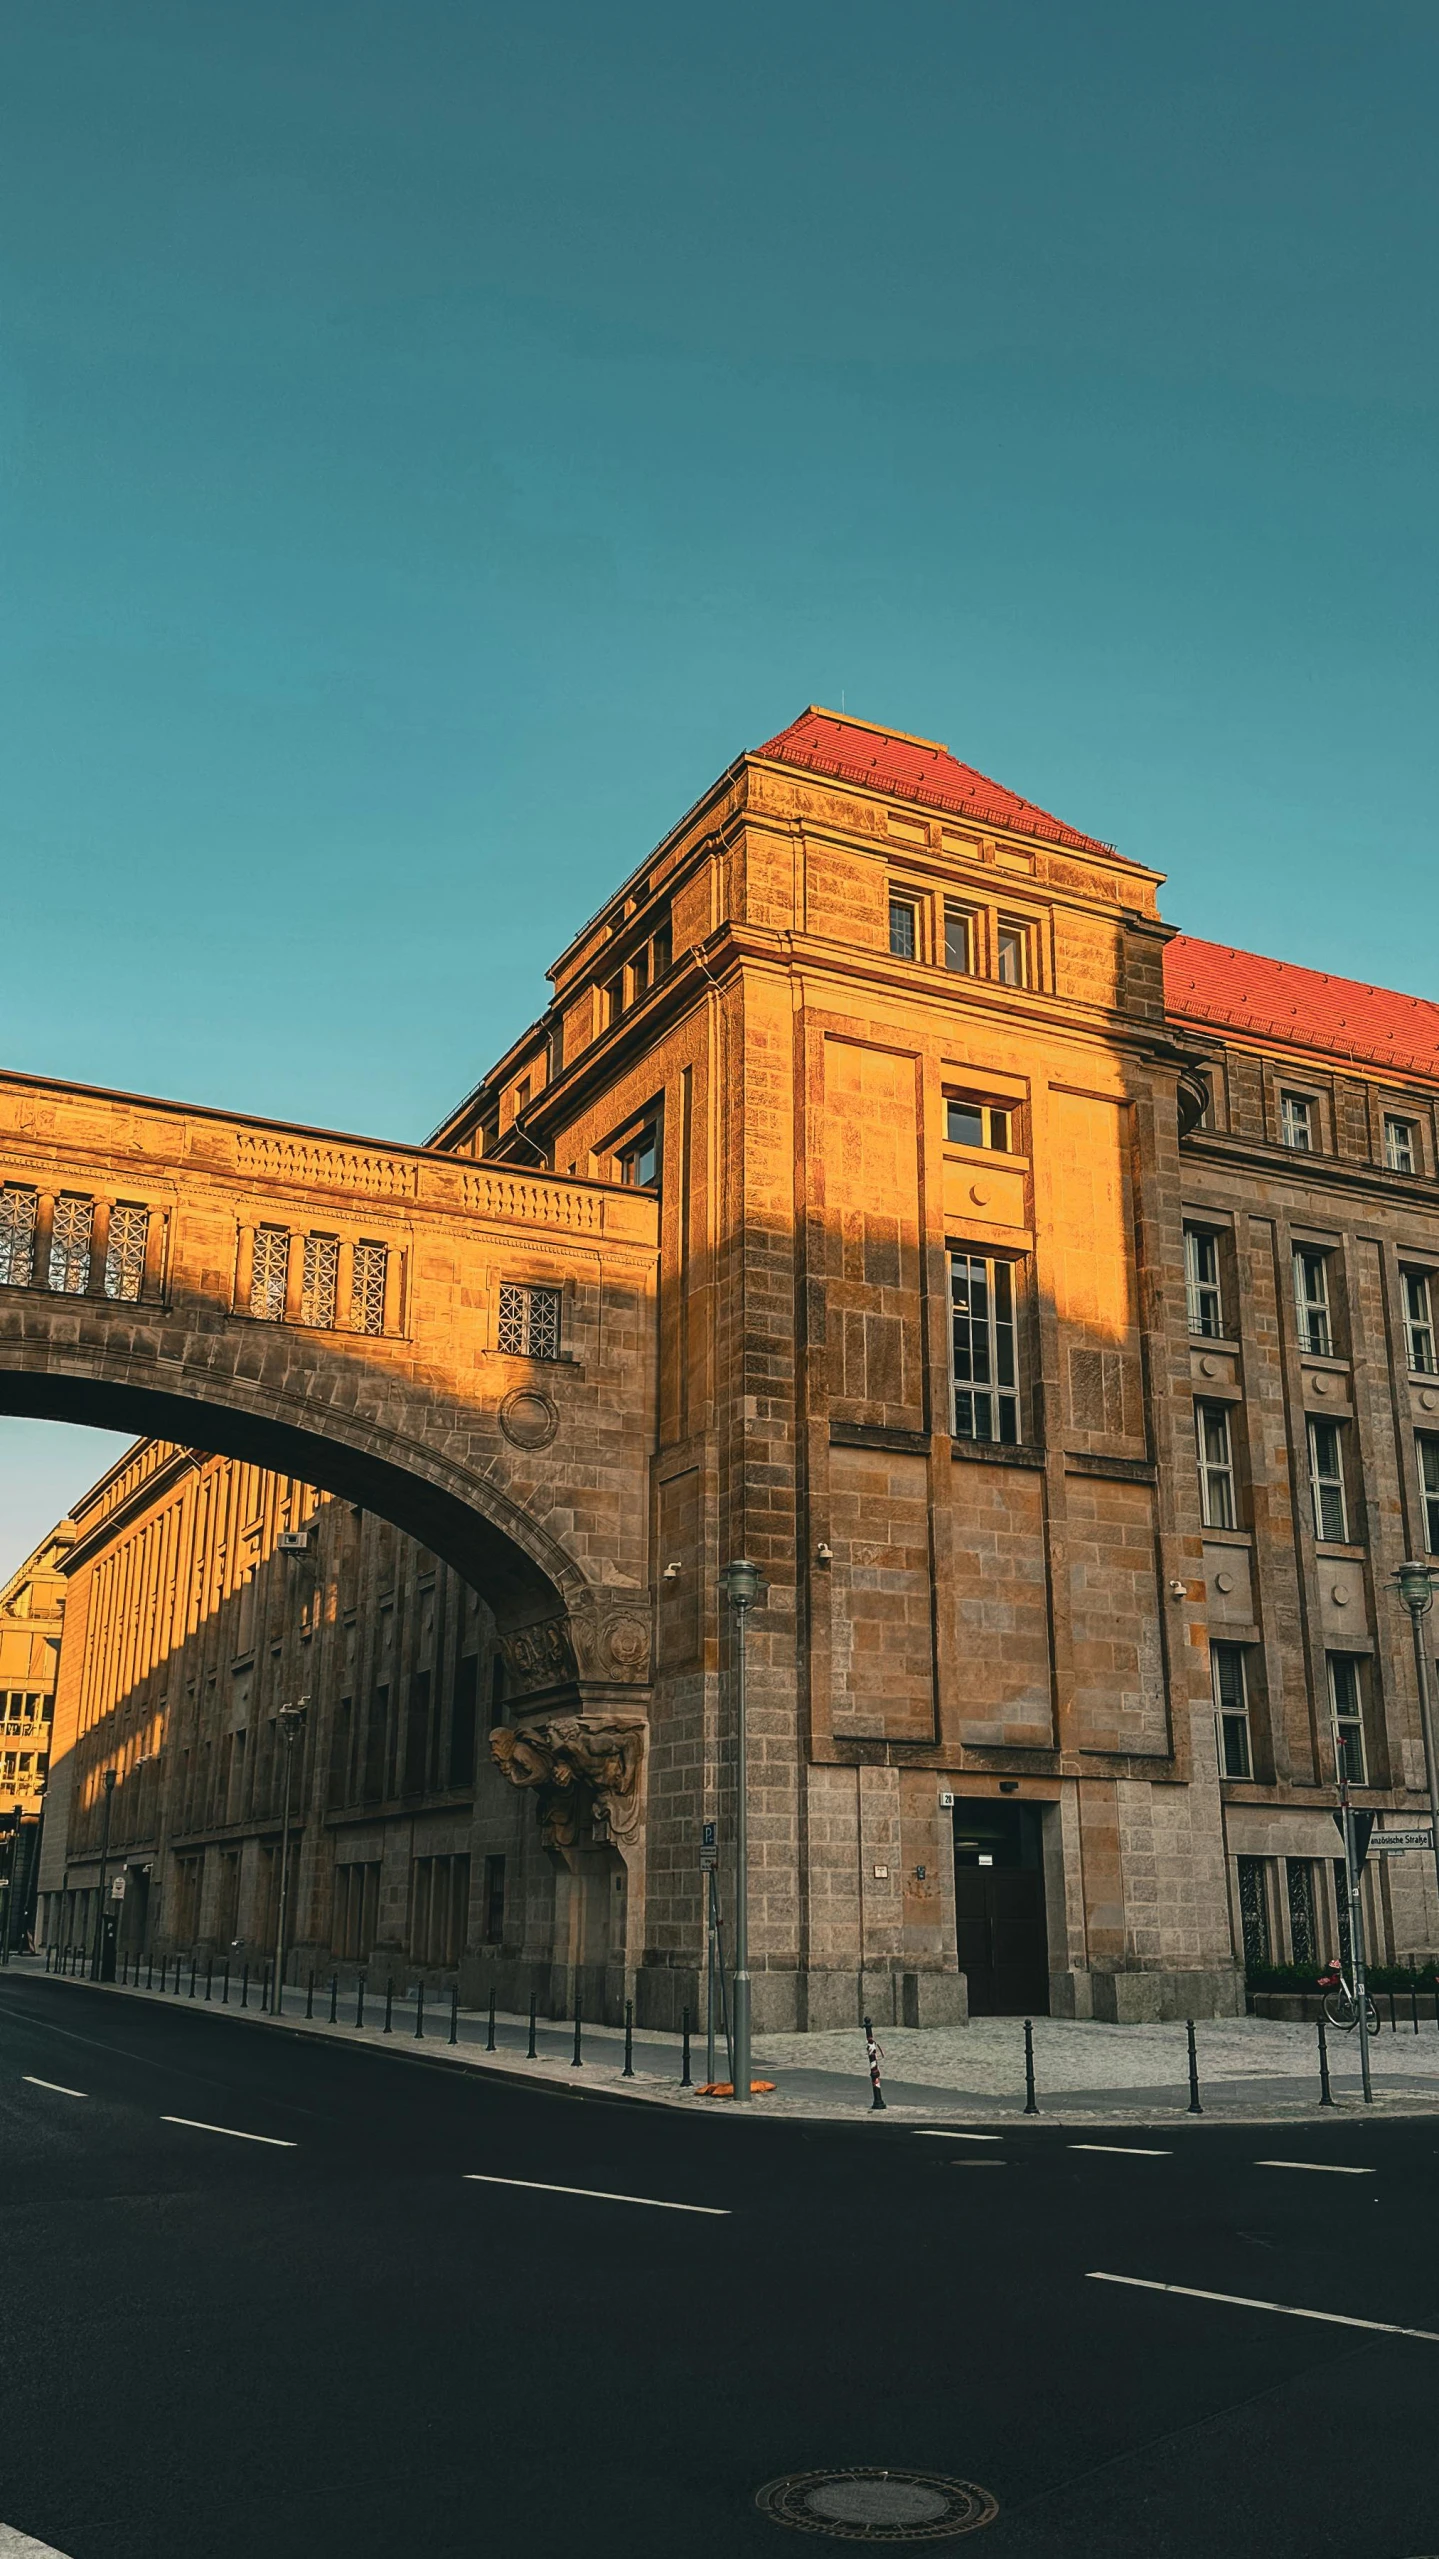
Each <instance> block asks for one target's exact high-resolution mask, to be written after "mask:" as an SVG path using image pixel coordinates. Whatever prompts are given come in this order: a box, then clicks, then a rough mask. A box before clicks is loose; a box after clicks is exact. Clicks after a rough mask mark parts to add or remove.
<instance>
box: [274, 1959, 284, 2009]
mask: <svg viewBox="0 0 1439 2559" xmlns="http://www.w3.org/2000/svg"><path fill="white" fill-rule="evenodd" d="M271 2005H272V2007H273V2008H274V2011H275V2014H276V2016H277V2017H283V2016H284V2014H285V1967H284V1965H283V1964H277V1965H276V1966H275V1994H274V1998H273V2000H272V2002H271Z"/></svg>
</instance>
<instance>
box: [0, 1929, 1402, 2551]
mask: <svg viewBox="0 0 1439 2559" xmlns="http://www.w3.org/2000/svg"><path fill="white" fill-rule="evenodd" d="M44 2082H50V2083H53V2084H52V2085H49V2086H46V2085H43V2084H41V2083H44ZM174 2118H181V2119H183V2120H179V2121H177V2120H173V2119H174ZM167 2119H168V2120H167ZM238 2134H248V2135H250V2136H252V2138H250V2139H239V2138H236V2137H235V2136H236V2135H238ZM1084 2141H1085V2133H1084V2128H1082V2127H1081V2128H1078V2129H1076V2128H1075V2127H1074V2126H1073V2125H1069V2126H1057V2125H1051V2126H1046V2125H1044V2124H1043V2123H1041V2124H1039V2125H1036V2126H1032V2127H1031V2126H1025V2127H1024V2128H1023V2129H1007V2130H1005V2131H1004V2132H1003V2133H1001V2134H999V2135H998V2136H994V2135H988V2136H986V2135H982V2134H981V2135H968V2136H965V2135H959V2136H956V2135H954V2134H953V2133H951V2134H948V2135H944V2134H935V2135H932V2136H931V2135H926V2134H924V2133H920V2132H917V2131H916V2130H914V2129H913V2128H912V2127H908V2126H904V2127H901V2126H898V2125H890V2124H887V2123H885V2122H884V2121H883V2119H878V2118H877V2119H875V2120H874V2121H872V2122H870V2121H864V2122H858V2123H855V2124H853V2125H851V2124H806V2123H793V2122H791V2123H768V2124H767V2123H765V2122H764V2121H763V2120H762V2119H761V2120H756V2121H735V2120H733V2119H732V2118H729V2117H718V2118H717V2117H716V2116H715V2115H713V2114H712V2113H709V2112H701V2111H700V2109H699V2106H698V2105H697V2107H696V2111H695V2114H694V2115H693V2116H689V2115H680V2114H677V2113H674V2112H671V2111H668V2110H665V2109H662V2108H657V2107H652V2106H640V2105H630V2104H627V2103H625V2102H624V2101H623V2100H618V2101H616V2100H606V2099H604V2098H599V2097H594V2096H590V2097H582V2096H578V2095H575V2096H572V2095H570V2094H569V2092H568V2091H556V2090H553V2089H550V2088H535V2087H532V2086H516V2085H512V2084H511V2085H507V2084H503V2083H498V2082H496V2081H494V2080H487V2079H480V2078H478V2077H477V2078H475V2079H471V2078H470V2077H469V2076H468V2075H465V2076H463V2077H462V2076H460V2075H458V2074H456V2073H455V2072H453V2071H450V2070H447V2069H445V2068H444V2067H443V2066H442V2065H441V2066H435V2065H433V2064H430V2063H427V2062H426V2061H425V2059H424V2058H423V2057H422V2056H420V2055H412V2054H403V2055H401V2054H395V2055H391V2054H389V2053H376V2052H374V2051H367V2050H363V2049H356V2048H347V2047H343V2046H334V2045H330V2044H328V2043H316V2042H314V2041H307V2040H306V2039H304V2038H303V2037H302V2036H299V2035H296V2036H294V2037H291V2036H288V2035H286V2034H284V2033H283V2032H282V2031H281V2030H279V2029H276V2028H270V2027H251V2026H249V2025H247V2024H245V2023H244V2022H241V2021H236V2020H233V2019H230V2018H226V2017H216V2016H214V2015H209V2016H207V2015H206V2014H205V2013H204V2011H203V2010H200V2011H198V2012H197V2011H195V2010H193V2009H190V2008H189V2007H188V2005H185V2006H182V2007H180V2008H178V2009H163V2008H161V2007H160V2006H159V2004H158V2003H156V2004H155V2005H154V2006H153V2007H152V2006H150V2005H148V2004H145V2003H135V2002H124V2001H121V2000H116V1999H112V1998H110V1997H109V1996H108V1995H107V1994H106V1993H105V1992H103V1991H100V1990H91V1989H88V1988H79V1989H77V1988H74V1987H72V1986H70V1985H68V1984H61V1983H58V1982H48V1981H46V1980H45V1979H43V1978H35V1977H31V1978H29V1979H19V1978H17V1977H16V1976H14V1975H13V1974H12V1975H10V1976H7V1977H5V1978H4V1979H3V1980H0V2145H3V2148H0V2157H3V2163H4V2173H3V2178H0V2301H3V2310H4V2372H5V2386H4V2412H5V2425H4V2442H5V2454H6V2457H5V2459H4V2462H3V2468H0V2480H3V2486H0V2553H3V2552H4V2551H5V2549H6V2539H5V2533H4V2530H3V2527H5V2526H9V2527H10V2528H11V2529H12V2530H13V2531H18V2532H21V2533H25V2534H29V2535H32V2536H34V2538H35V2539H36V2540H38V2541H39V2542H41V2543H43V2544H45V2545H46V2546H47V2547H48V2548H50V2549H52V2550H55V2551H58V2552H62V2553H64V2554H66V2559H257V2554H261V2555H262V2559H330V2554H332V2553H333V2554H336V2559H339V2554H344V2559H397V2555H398V2554H405V2559H409V2554H411V2553H414V2554H417V2559H419V2554H423V2559H460V2555H461V2554H465V2559H470V2555H471V2554H483V2559H489V2554H491V2553H493V2554H496V2559H498V2554H501V2553H503V2554H505V2559H572V2555H573V2559H578V2554H581V2553H583V2554H586V2559H592V2554H601V2559H608V2554H610V2553H614V2554H620V2553H624V2554H625V2559H745V2554H749V2553H755V2554H760V2553H764V2552H768V2553H770V2555H771V2559H782V2554H783V2552H784V2550H785V2548H786V2547H789V2548H795V2549H798V2547H799V2546H800V2545H799V2543H798V2542H796V2541H795V2540H794V2539H793V2537H792V2536H791V2535H790V2534H789V2533H787V2532H786V2531H785V2529H784V2528H783V2527H782V2526H780V2525H777V2524H775V2523H772V2522H770V2521H769V2520H768V2519H767V2518H766V2517H765V2516H763V2515H761V2514H760V2513H758V2512H757V2511H756V2509H755V2506H754V2502H753V2500H754V2494H755V2491H756V2489H757V2488H758V2487H759V2486H760V2485H761V2484H762V2483H763V2482H765V2481H767V2480H770V2479H773V2478H774V2477H776V2476H777V2475H778V2474H781V2473H785V2472H795V2471H810V2470H816V2469H820V2468H823V2467H825V2466H827V2465H831V2464H832V2465H834V2466H835V2467H844V2466H847V2465H850V2464H855V2463H873V2464H894V2465H912V2466H913V2467H915V2468H917V2469H921V2470H927V2471H939V2472H943V2473H946V2474H948V2475H950V2476H954V2477H958V2478H961V2479H968V2480H973V2481H976V2482H978V2483H979V2484H980V2485H982V2486H983V2487H984V2488H986V2489H988V2490H989V2491H990V2492H991V2494H992V2495H993V2496H994V2497H996V2498H997V2499H998V2501H999V2508H1000V2511H999V2515H998V2519H997V2520H996V2521H995V2522H994V2523H992V2524H991V2525H989V2526H988V2527H987V2528H986V2529H985V2530H984V2531H982V2532H981V2533H979V2534H976V2535H975V2536H974V2539H973V2541H972V2542H966V2543H964V2544H960V2543H955V2544H953V2545H951V2546H952V2547H954V2548H956V2549H959V2548H960V2547H972V2548H973V2549H974V2550H975V2551H976V2553H978V2552H980V2551H981V2550H982V2551H983V2552H984V2554H985V2559H1040V2555H1041V2554H1046V2559H1047V2554H1051V2553H1053V2554H1059V2553H1063V2554H1066V2559H1088V2554H1090V2553H1094V2554H1096V2559H1097V2554H1100V2553H1103V2554H1105V2559H1141V2554H1142V2559H1168V2554H1175V2555H1176V2559H1179V2554H1183V2559H1189V2554H1194V2559H1198V2554H1200V2553H1201V2552H1202V2553H1203V2554H1204V2559H1213V2554H1214V2553H1215V2552H1216V2551H1222V2552H1224V2553H1247V2552H1254V2553H1261V2552H1262V2553H1264V2554H1266V2559H1290V2554H1293V2559H1300V2554H1303V2559H1322V2554H1327V2553H1335V2554H1343V2559H1425V2555H1426V2554H1430V2553H1434V2552H1436V2551H1439V2487H1436V2464H1435V2461H1434V2456H1433V2446H1432V2436H1433V2425H1432V2413H1431V2412H1432V2407H1433V2403H1434V2397H1435V2393H1436V2390H1439V2280H1436V2277H1439V2241H1436V2237H1435V2232H1434V2218H1435V2216H1434V2212H1433V2201H1434V2196H1435V2191H1436V2181H1439V2122H1436V2121H1435V2120H1434V2119H1430V2118H1424V2119H1418V2120H1412V2121H1408V2122H1395V2121H1384V2122H1376V2121H1373V2120H1370V2121H1368V2122H1366V2121H1365V2120H1363V2118H1362V2117H1361V2115H1360V2114H1359V2112H1358V2111H1357V2110H1350V2109H1346V2110H1345V2111H1344V2112H1342V2113H1341V2114H1340V2115H1339V2116H1338V2117H1337V2118H1336V2119H1335V2121H1334V2122H1333V2123H1332V2124H1330V2123H1326V2124H1324V2125H1322V2126H1313V2125H1305V2126H1302V2127H1301V2126H1295V2125H1286V2126H1283V2127H1275V2126H1268V2127H1262V2126H1261V2127H1252V2126H1251V2127H1245V2126H1237V2125H1234V2124H1217V2123H1212V2122H1205V2123H1203V2124H1188V2123H1176V2125H1175V2127H1174V2129H1173V2130H1172V2131H1168V2130H1166V2131H1164V2132H1144V2133H1142V2134H1141V2133H1135V2134H1133V2135H1131V2134H1130V2133H1128V2132H1123V2131H1112V2132H1110V2133H1109V2134H1108V2135H1107V2136H1106V2135H1103V2134H1096V2141H1107V2142H1108V2143H1110V2144H1112V2145H1113V2147H1085V2146H1083V2145H1084ZM1151 2151H1152V2152H1155V2153H1157V2154H1158V2155H1154V2156H1151V2155H1148V2154H1149V2153H1150V2152H1151ZM1268 2159H1278V2160H1281V2161H1285V2162H1291V2163H1296V2164H1293V2165H1285V2166H1264V2165H1262V2164H1260V2163H1262V2162H1263V2161H1265V2160H1268ZM1304 2162H1309V2163H1313V2165H1312V2166H1311V2167H1309V2168H1306V2167H1304V2166H1302V2165H1300V2164H1297V2163H1304ZM1341 2167H1348V2168H1355V2169H1359V2170H1362V2171H1363V2172H1365V2173H1362V2174H1359V2175H1350V2176H1345V2175H1337V2174H1332V2173H1315V2168H1323V2169H1328V2170H1333V2169H1336V2168H1341ZM570 2188H580V2189H583V2190H585V2191H583V2192H579V2193H574V2192H568V2191H559V2190H562V2189H570ZM625 2198H628V2199H630V2200H623V2199H625ZM672 2206H687V2207H691V2209H688V2210H675V2209H665V2208H661V2207H672ZM700 2208H702V2209H700ZM1096 2275H1109V2276H1122V2277H1125V2278H1128V2279H1130V2280H1128V2281H1125V2282H1122V2283H1121V2282H1108V2281H1105V2282H1101V2281H1096V2280H1094V2277H1095V2276H1096ZM1151 2285H1178V2286H1185V2287H1189V2288H1190V2289H1189V2291H1188V2292H1163V2291H1157V2290H1150V2289H1142V2288H1140V2287H1141V2286H1151ZM1201 2292H1202V2293H1221V2294H1225V2295H1230V2296H1235V2297H1236V2298H1235V2299H1233V2300H1225V2301H1214V2300H1202V2299H1197V2298H1194V2297H1193V2296H1194V2294H1195V2293H1201ZM1246 2301H1247V2302H1251V2303H1252V2302H1268V2303H1273V2304H1279V2305H1285V2306H1287V2308H1288V2309H1304V2310H1311V2311H1321V2312H1325V2313H1328V2314H1331V2315H1332V2316H1333V2317H1334V2318H1336V2319H1339V2320H1345V2319H1347V2320H1351V2321H1354V2320H1357V2321H1366V2320H1367V2321H1375V2322H1381V2323H1389V2324H1391V2325H1397V2326H1399V2327H1405V2328H1417V2329H1421V2330H1425V2331H1431V2332H1433V2335H1432V2341H1431V2339H1430V2338H1427V2337H1426V2338H1413V2337H1401V2336H1393V2335H1386V2334H1382V2333H1379V2332H1378V2331H1377V2330H1375V2329H1371V2328H1365V2327H1356V2326H1344V2325H1336V2324H1330V2322H1329V2321H1328V2320H1313V2319H1304V2318H1296V2317H1292V2316H1288V2315H1285V2311H1284V2310H1274V2309H1263V2308H1257V2307H1244V2306H1241V2305H1242V2303H1243V2302H1246ZM831 2546H835V2547H837V2546H838V2545H837V2544H834V2545H831Z"/></svg>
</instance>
